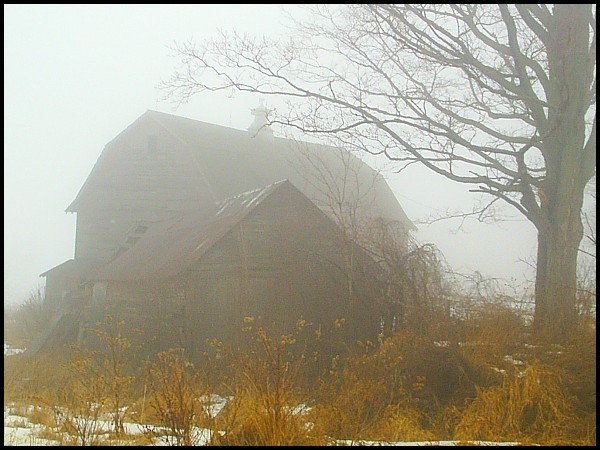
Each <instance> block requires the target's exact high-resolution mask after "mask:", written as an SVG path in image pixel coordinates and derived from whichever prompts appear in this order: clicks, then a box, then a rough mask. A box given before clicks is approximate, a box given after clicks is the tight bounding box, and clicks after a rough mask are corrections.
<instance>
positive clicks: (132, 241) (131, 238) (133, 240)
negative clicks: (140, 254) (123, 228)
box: [125, 236, 140, 245]
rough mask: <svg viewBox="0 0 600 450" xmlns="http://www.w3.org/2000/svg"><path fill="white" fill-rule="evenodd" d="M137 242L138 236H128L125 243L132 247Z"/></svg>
mask: <svg viewBox="0 0 600 450" xmlns="http://www.w3.org/2000/svg"><path fill="white" fill-rule="evenodd" d="M139 240H140V238H139V237H138V236H129V237H128V238H127V240H126V241H125V242H126V243H128V244H129V245H133V244H135V243H136V242H137V241H139Z"/></svg>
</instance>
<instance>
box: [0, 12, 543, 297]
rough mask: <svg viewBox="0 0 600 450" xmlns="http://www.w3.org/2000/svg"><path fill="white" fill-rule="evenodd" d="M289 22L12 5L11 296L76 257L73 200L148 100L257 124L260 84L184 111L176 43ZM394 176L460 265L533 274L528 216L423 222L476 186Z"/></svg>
mask: <svg viewBox="0 0 600 450" xmlns="http://www.w3.org/2000/svg"><path fill="white" fill-rule="evenodd" d="M285 9H286V10H288V11H293V12H294V14H295V15H296V17H298V14H299V13H298V12H297V11H296V10H297V7H295V6H293V5H287V6H285ZM284 23H285V17H284V15H283V14H282V12H281V7H279V6H276V5H200V6H199V5H174V6H168V5H158V6H156V5H141V6H137V5H96V6H89V5H76V6H71V5H4V301H5V302H11V303H12V302H16V301H21V300H23V299H24V298H25V297H26V296H27V295H28V293H29V292H30V291H31V289H33V288H34V287H35V286H36V285H37V284H38V283H43V281H44V279H43V278H39V274H40V273H42V272H44V271H46V270H48V269H50V268H51V267H54V266H56V265H58V264H60V263H62V262H64V261H65V260H67V259H69V258H72V257H73V255H74V243H75V214H71V213H70V214H66V213H65V212H64V210H65V208H66V207H67V206H68V205H69V203H70V202H71V201H72V200H73V199H74V198H75V196H76V195H77V193H78V191H79V189H80V188H81V186H82V184H83V182H84V181H85V179H86V178H87V176H88V175H89V173H90V171H91V169H92V167H93V165H94V163H95V162H96V160H97V158H98V157H99V155H100V153H101V151H102V149H103V148H104V146H105V145H106V144H107V143H108V142H109V141H110V140H112V139H113V138H114V137H115V136H116V135H117V134H118V133H120V132H121V131H123V130H124V129H125V128H126V127H127V126H128V125H130V124H131V123H132V122H133V121H134V120H135V119H137V118H138V117H139V116H140V115H142V114H143V113H144V112H145V111H146V110H148V109H153V110H158V111H162V112H166V113H171V114H177V115H181V116H184V117H189V118H192V119H197V120H202V121H205V122H210V123H215V124H219V125H224V126H230V127H232V128H238V129H246V128H247V127H248V126H249V125H250V123H251V121H252V116H251V115H250V109H251V108H253V107H255V106H257V104H258V98H257V97H254V96H251V95H249V94H239V93H236V94H235V95H234V97H233V98H228V97H226V96H225V95H224V94H217V93H214V94H202V95H197V96H195V97H193V98H192V100H191V101H190V102H189V103H188V104H185V105H182V106H180V107H178V108H177V109H175V106H174V105H173V104H171V103H168V102H166V101H160V98H161V97H162V93H161V92H160V91H159V90H157V89H156V85H157V84H158V83H159V81H160V80H161V79H167V78H168V77H169V76H170V75H171V73H172V72H173V70H174V68H175V66H176V65H177V59H176V58H173V57H170V56H169V55H170V54H171V53H172V52H171V51H170V50H169V49H168V48H167V47H168V46H169V45H171V44H173V43H175V42H183V41H185V40H188V39H189V38H191V37H192V36H193V37H194V39H195V40H200V39H201V38H202V37H208V36H210V35H212V34H214V33H215V32H216V31H217V29H225V30H233V29H236V30H238V31H241V32H244V31H247V32H249V33H258V34H263V33H271V32H273V33H276V32H280V31H282V30H283V27H282V25H283V24H284ZM266 100H267V105H269V102H270V99H266ZM275 133H276V134H277V130H275ZM372 163H373V164H383V161H381V162H379V163H378V162H372ZM385 175H386V177H387V178H388V182H389V184H390V187H391V188H392V190H393V191H394V193H395V194H396V196H397V198H398V200H399V201H400V204H401V205H402V207H403V208H404V210H405V211H406V213H407V214H408V216H409V217H410V218H411V220H413V221H415V222H417V226H418V227H419V231H418V232H417V233H416V237H417V239H419V240H422V241H429V242H433V243H434V244H436V245H437V246H438V247H439V248H440V249H441V250H442V252H443V254H444V255H445V257H446V258H447V260H448V262H449V263H450V264H451V265H452V267H453V268H454V269H456V270H459V271H473V270H479V271H480V272H481V273H483V274H484V275H485V276H489V277H499V278H503V279H506V280H507V281H508V282H511V283H512V282H513V281H511V279H514V283H517V284H523V283H524V281H525V280H532V279H533V271H532V269H531V267H530V264H532V263H533V261H534V257H535V249H536V240H535V238H536V233H535V230H534V228H533V226H532V225H531V224H530V223H529V222H527V221H526V220H525V219H523V218H521V217H520V216H518V215H516V214H513V221H510V222H503V223H499V224H493V225H484V224H479V223H477V222H468V223H467V224H466V225H465V230H464V231H462V232H458V233H454V232H453V230H455V229H456V228H457V226H458V223H459V222H458V221H457V220H450V221H443V222H437V223H435V224H433V225H430V226H427V225H423V224H419V223H418V222H419V221H420V220H421V219H423V218H425V217H427V216H429V215H431V214H434V213H437V212H443V211H446V210H447V209H458V208H463V209H465V208H466V209H468V208H470V205H472V203H473V200H474V197H473V196H472V194H469V193H468V187H467V186H463V185H457V184H454V183H452V182H450V181H447V180H445V179H443V178H439V177H438V176H436V175H434V174H431V173H429V172H427V171H426V170H425V169H420V168H417V167H414V166H413V167H411V168H409V169H408V170H407V171H405V172H402V173H401V174H394V173H393V172H392V171H390V170H387V171H385ZM505 212H506V213H509V212H511V210H510V209H509V208H508V207H507V208H506V209H505ZM520 261H521V262H520ZM523 261H526V262H523Z"/></svg>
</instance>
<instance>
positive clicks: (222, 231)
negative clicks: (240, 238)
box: [90, 180, 303, 280]
mask: <svg viewBox="0 0 600 450" xmlns="http://www.w3.org/2000/svg"><path fill="white" fill-rule="evenodd" d="M284 186H285V187H287V188H292V189H294V190H296V188H294V187H293V186H292V185H291V183H290V182H289V181H287V180H282V181H279V182H277V183H273V184H271V185H268V186H265V187H263V188H260V189H255V190H252V191H248V192H244V193H242V194H238V195H236V196H233V197H230V198H228V199H225V200H224V201H222V202H220V203H218V204H217V205H216V206H206V207H205V208H203V209H201V210H199V211H196V212H194V213H188V214H186V215H185V216H179V217H174V218H171V219H168V220H164V221H161V222H157V223H155V224H153V225H151V226H150V227H149V228H148V230H147V231H146V232H145V233H144V234H143V235H142V237H141V239H140V240H139V241H138V242H137V243H136V244H135V245H133V246H132V247H131V248H130V249H129V250H127V251H125V252H124V253H122V254H121V255H119V256H117V257H116V258H115V259H113V260H112V261H111V262H109V263H108V264H106V265H105V266H104V267H102V268H101V269H100V270H98V271H96V273H95V274H94V275H93V276H91V277H90V278H91V279H95V280H137V279H147V278H151V277H152V278H165V277H169V276H173V275H176V274H177V273H179V272H181V271H182V270H184V269H186V268H187V267H189V266H190V265H191V264H192V263H194V262H195V261H197V260H198V259H200V258H201V257H202V256H203V255H204V254H205V253H206V252H207V251H208V250H209V249H210V248H211V247H212V246H213V245H215V244H216V243H217V242H218V241H219V240H221V238H223V237H224V236H225V235H226V234H227V233H228V232H229V231H230V230H231V229H232V228H233V227H234V226H235V225H237V224H238V223H240V222H241V221H242V220H243V219H244V217H246V216H247V215H248V214H249V213H250V212H251V211H253V210H254V209H255V208H256V207H258V205H260V204H261V203H262V202H263V201H264V200H265V199H266V198H268V197H269V196H270V195H272V194H273V193H274V192H275V191H277V190H278V189H281V188H282V187H284ZM300 194H301V193H300ZM301 195H303V194H301Z"/></svg>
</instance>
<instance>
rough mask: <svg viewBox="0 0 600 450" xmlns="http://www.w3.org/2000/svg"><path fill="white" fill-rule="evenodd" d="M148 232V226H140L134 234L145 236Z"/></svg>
mask: <svg viewBox="0 0 600 450" xmlns="http://www.w3.org/2000/svg"><path fill="white" fill-rule="evenodd" d="M147 230H148V225H138V226H137V227H135V229H134V230H133V233H134V234H143V233H145V232H146V231H147Z"/></svg>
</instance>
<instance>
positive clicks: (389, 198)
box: [67, 110, 415, 229]
mask: <svg viewBox="0 0 600 450" xmlns="http://www.w3.org/2000/svg"><path fill="white" fill-rule="evenodd" d="M146 120H151V121H154V123H156V125H157V126H159V127H162V128H163V129H166V130H167V131H168V132H170V133H171V134H172V135H174V136H176V137H177V139H178V140H179V141H180V142H181V143H182V146H184V147H186V148H187V150H188V151H189V152H190V153H191V154H192V155H193V158H194V160H195V162H196V164H197V167H198V171H199V172H201V173H199V174H198V176H197V177H196V178H199V177H201V178H203V179H206V181H207V183H208V185H209V186H210V189H211V191H212V193H213V195H214V196H215V198H216V200H217V201H220V200H223V199H225V198H228V197H231V196H233V195H236V194H238V193H240V192H245V191H248V190H253V189H257V188H260V187H261V186H265V185H267V184H270V183H274V182H276V181H277V180H281V179H288V180H290V182H292V184H293V185H294V186H296V187H297V188H298V189H299V190H300V191H301V192H303V193H304V194H305V195H306V196H307V197H308V198H309V199H310V200H311V201H313V202H314V203H315V204H316V205H317V206H319V207H320V208H321V209H323V210H324V211H326V212H327V207H326V205H327V204H328V203H329V202H328V200H329V199H327V198H326V197H327V195H328V194H327V193H326V192H324V191H325V190H326V189H324V187H325V186H323V182H322V180H321V181H318V180H314V179H312V180H311V179H309V177H307V176H306V167H304V168H302V167H300V166H301V165H302V164H303V161H302V160H301V158H300V157H299V156H300V155H302V154H306V153H308V154H311V155H313V156H314V158H316V160H318V164H320V165H322V166H323V168H324V169H325V170H324V172H325V173H326V176H327V177H334V178H335V177H337V178H338V179H342V177H344V170H345V168H344V162H343V161H342V160H341V159H340V158H339V149H337V148H335V147H332V146H327V145H320V144H312V143H308V142H301V141H296V140H292V139H283V138H278V137H273V136H268V137H264V135H263V134H262V133H261V134H258V135H256V134H255V133H252V132H249V131H244V130H237V129H233V128H228V127H223V126H219V125H214V124H209V123H205V122H201V121H197V120H192V119H188V118H184V117H180V116H174V115H172V114H166V113H161V112H157V111H150V110H149V111H147V112H146V113H145V114H144V115H142V116H141V117H140V118H138V120H137V121H136V122H138V121H146ZM136 122H134V124H135V123H136ZM134 124H132V125H131V126H130V127H128V129H126V130H125V131H123V132H122V133H121V134H124V133H127V132H128V130H129V129H132V127H133V125H134ZM117 139H118V136H117V138H115V139H114V140H113V141H111V142H114V141H116V140H117ZM110 144H111V143H109V144H108V145H107V148H108V147H109V146H110ZM105 151H106V148H105ZM103 153H104V152H103ZM347 157H348V160H347V161H350V162H351V164H352V165H353V166H355V167H357V168H358V170H357V173H356V174H353V175H352V178H355V181H356V182H357V186H359V187H357V188H356V189H355V191H356V192H358V191H359V190H360V189H363V193H364V190H366V189H365V186H366V187H370V186H372V187H373V189H372V194H373V195H372V198H364V199H363V201H362V206H361V208H362V211H361V212H362V213H363V214H364V215H365V216H371V217H383V218H385V219H388V220H395V221H399V222H401V223H403V224H404V225H405V226H406V227H408V228H411V229H414V228H415V227H414V225H413V224H412V222H411V221H410V220H409V219H408V217H407V216H406V214H405V212H404V210H403V209H402V207H401V206H400V204H399V202H398V200H397V199H396V197H395V196H394V194H393V192H392V191H391V189H390V187H389V186H388V184H387V183H386V181H385V179H384V178H383V177H382V176H381V175H380V174H378V173H377V172H376V171H375V170H373V169H372V168H371V167H369V166H368V165H367V164H366V163H364V162H362V161H360V160H359V159H358V158H356V157H354V156H353V155H350V154H347ZM99 161H100V159H99ZM304 163H306V161H305V162H304ZM307 164H309V163H307ZM102 170H103V169H102V165H101V164H99V163H96V166H95V167H94V169H93V170H92V173H91V174H90V176H89V177H88V179H87V180H86V182H85V183H84V185H83V187H82V188H81V190H80V191H79V193H78V195H77V197H76V198H75V200H74V201H73V202H72V203H71V205H69V207H68V208H67V211H71V212H74V211H77V210H78V209H79V208H80V207H81V205H82V204H85V203H86V201H87V200H88V199H90V198H92V197H93V196H94V190H97V189H100V187H98V186H102V183H98V182H96V183H94V182H91V181H90V180H91V179H93V178H96V179H97V178H102V177H103V175H102ZM189 181H190V183H193V182H197V180H189Z"/></svg>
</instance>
